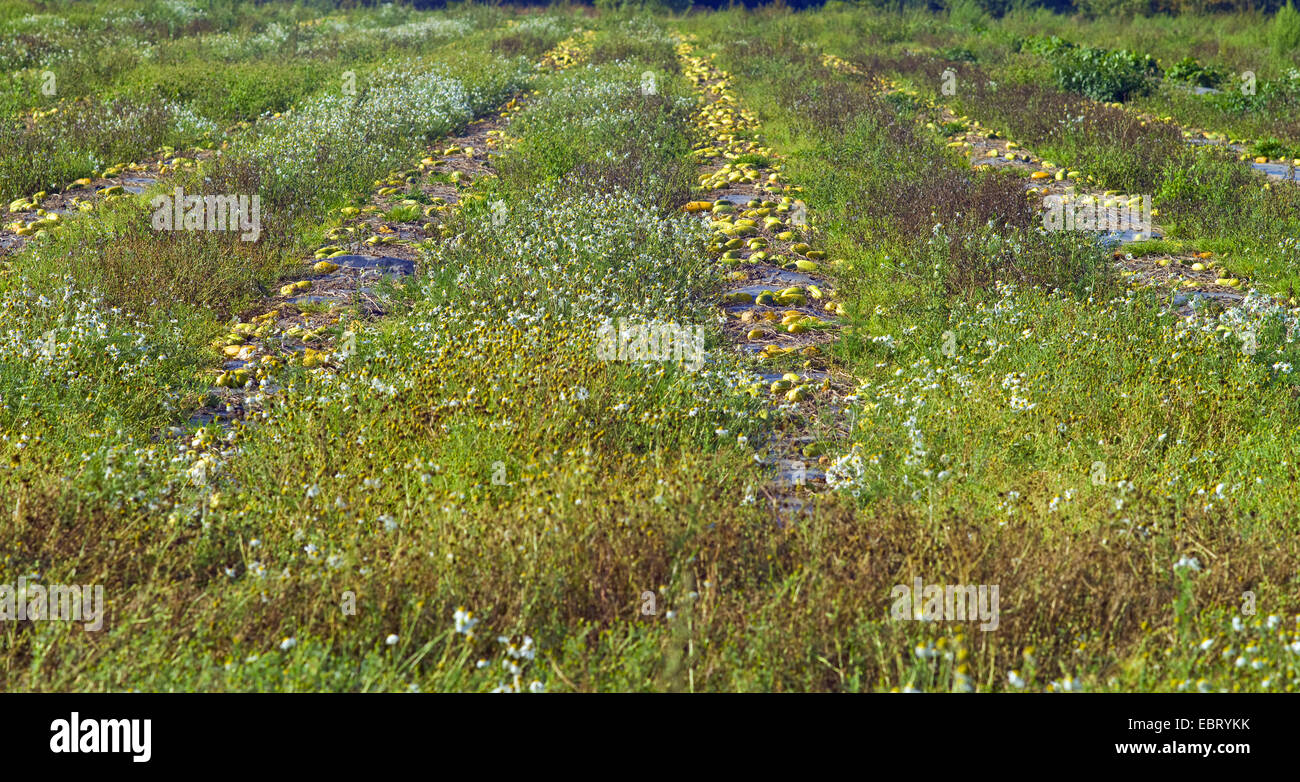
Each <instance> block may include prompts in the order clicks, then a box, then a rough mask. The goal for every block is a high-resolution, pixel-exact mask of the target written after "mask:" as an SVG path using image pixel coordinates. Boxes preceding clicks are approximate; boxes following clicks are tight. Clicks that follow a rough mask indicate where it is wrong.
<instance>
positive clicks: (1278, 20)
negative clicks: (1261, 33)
mask: <svg viewBox="0 0 1300 782" xmlns="http://www.w3.org/2000/svg"><path fill="white" fill-rule="evenodd" d="M1269 43H1270V44H1271V45H1272V47H1273V51H1274V52H1275V53H1277V54H1279V55H1282V56H1287V57H1291V58H1295V56H1296V55H1297V54H1300V10H1296V7H1295V4H1294V3H1293V2H1291V0H1287V4H1286V5H1285V6H1283V7H1282V8H1281V9H1279V10H1278V12H1277V15H1276V16H1274V17H1273V25H1272V27H1271V29H1270V30H1269Z"/></svg>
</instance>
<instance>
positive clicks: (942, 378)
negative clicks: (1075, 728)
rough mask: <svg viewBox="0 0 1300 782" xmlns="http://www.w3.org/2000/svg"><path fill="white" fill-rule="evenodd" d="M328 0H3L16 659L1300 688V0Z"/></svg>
mask: <svg viewBox="0 0 1300 782" xmlns="http://www.w3.org/2000/svg"><path fill="white" fill-rule="evenodd" d="M332 5H333V4H330V3H313V4H292V3H285V2H271V3H262V4H248V3H236V2H214V3H208V4H204V3H194V2H185V0H94V2H90V3H56V2H51V3H40V4H36V3H29V2H23V1H22V0H0V64H2V65H3V70H5V71H6V72H9V73H11V74H13V78H12V79H10V80H8V81H2V82H0V690H3V691H122V690H139V691H267V690H274V691H412V692H435V691H482V692H488V691H507V692H529V691H532V692H538V691H548V692H561V691H679V692H685V691H690V692H705V691H916V690H921V691H957V692H974V691H978V692H989V691H1038V692H1042V691H1053V692H1060V691H1071V692H1072V691H1202V692H1209V691H1231V692H1237V691H1261V690H1262V691H1294V690H1297V689H1300V534H1298V533H1300V526H1298V522H1297V519H1300V500H1298V499H1297V494H1296V491H1295V487H1296V486H1297V478H1296V473H1297V470H1298V469H1300V427H1298V426H1297V424H1298V423H1300V382H1297V380H1296V376H1297V375H1298V374H1300V372H1298V371H1297V370H1296V369H1293V366H1297V365H1300V342H1297V334H1296V328H1297V326H1300V303H1298V302H1297V300H1296V294H1295V287H1296V285H1297V283H1300V238H1297V237H1300V182H1298V181H1296V179H1295V166H1296V165H1300V160H1296V159H1300V48H1297V46H1300V22H1297V21H1296V19H1293V18H1292V16H1291V15H1290V14H1292V13H1293V12H1289V11H1284V12H1282V13H1279V14H1277V15H1276V16H1267V15H1260V14H1250V15H1246V14H1239V15H1219V16H1216V17H1214V18H1213V19H1207V18H1206V17H1198V16H1192V15H1185V16H1165V17H1152V18H1146V17H1137V18H1135V19H1133V18H1130V19H1123V20H1121V19H1116V18H1110V17H1105V16H1101V17H1096V18H1091V19H1089V18H1086V17H1083V16H1063V15H1053V14H1051V13H1048V12H1045V11H1016V12H1011V13H1008V14H1006V15H1005V16H1003V17H1001V18H993V17H991V16H989V15H988V14H986V13H983V12H979V11H978V9H977V8H976V7H975V6H973V5H970V4H966V5H961V6H960V7H957V8H954V9H953V10H952V11H951V12H947V11H945V12H939V13H931V12H923V11H907V12H905V13H902V14H900V13H897V12H886V11H878V10H872V9H871V8H868V7H865V6H859V5H849V4H843V3H831V4H828V5H827V6H826V7H824V8H819V9H814V10H807V11H800V12H793V11H789V10H786V9H784V8H780V9H775V8H769V9H759V10H748V11H747V10H744V9H740V8H736V9H731V10H721V11H705V10H698V11H693V12H690V13H676V14H674V13H668V12H665V11H661V12H650V11H644V10H643V11H640V12H633V11H631V10H627V9H623V10H619V11H613V10H608V9H607V8H606V9H605V10H600V11H597V10H594V9H592V8H584V7H581V6H572V7H570V6H554V7H550V8H547V7H530V8H510V7H499V6H485V5H471V4H466V5H453V6H450V7H448V8H446V9H443V10H435V11H420V10H414V9H411V8H408V7H404V6H401V5H397V6H394V5H388V4H385V5H380V6H376V7H365V8H355V9H349V10H336V9H334V8H332V7H331V6H332ZM1297 18H1300V17H1297ZM1211 22H1212V23H1211ZM1293 27H1294V28H1295V29H1294V31H1293V30H1292V28H1293ZM1293 39H1294V40H1293ZM1189 53H1190V56H1191V57H1193V58H1194V61H1192V60H1185V59H1184V58H1185V57H1187V56H1189ZM1245 72H1249V73H1250V75H1251V76H1250V78H1253V80H1254V81H1253V89H1252V90H1248V91H1243V90H1242V89H1241V88H1240V85H1243V84H1245V83H1246V81H1245V80H1243V76H1242V74H1244V73H1245ZM1196 86H1199V87H1209V88H1214V89H1217V90H1218V92H1207V91H1202V92H1204V94H1199V93H1198V92H1197V91H1196V90H1193V89H1192V87H1196ZM1293 160H1295V161H1296V162H1294V163H1293ZM177 193H183V194H188V195H190V196H199V197H200V198H199V200H198V203H197V204H193V202H181V203H180V204H178V205H176V207H175V209H173V200H174V199H175V196H176V194H177ZM203 197H206V199H207V200H204V199H203ZM227 197H229V198H232V199H234V198H245V199H247V203H248V204H251V205H252V206H251V207H244V208H243V211H242V212H232V213H231V221H232V222H231V223H230V224H229V225H220V224H219V225H215V226H214V225H213V223H212V222H211V216H212V215H211V212H212V211H213V210H217V209H219V207H217V206H214V203H220V202H219V201H218V200H217V199H224V198H227ZM1048 197H1051V198H1057V199H1062V200H1063V201H1064V202H1065V203H1066V204H1073V205H1089V204H1095V205H1096V206H1097V207H1098V208H1104V209H1107V210H1121V209H1130V210H1131V209H1133V208H1134V205H1135V204H1139V203H1141V202H1142V199H1143V198H1144V197H1145V198H1146V199H1147V200H1148V201H1149V203H1150V205H1151V207H1152V208H1151V215H1152V218H1151V219H1152V221H1153V225H1148V226H1145V227H1143V228H1142V229H1141V230H1140V231H1138V232H1137V233H1132V232H1130V233H1128V234H1124V235H1119V236H1111V235H1109V234H1105V233H1104V232H1101V231H1099V230H1097V229H1096V227H1095V226H1092V227H1090V226H1083V227H1080V228H1076V229H1074V230H1069V229H1065V230H1056V229H1054V228H1052V227H1051V226H1050V225H1049V223H1048V221H1047V218H1046V217H1045V214H1044V207H1045V204H1047V203H1048V201H1047V199H1048ZM252 199H255V200H252ZM241 203H243V202H241ZM160 204H161V206H159V205H160ZM190 206H195V208H196V210H198V211H199V212H200V217H199V219H198V222H191V221H190V219H189V218H190V215H191V213H190V211H189V209H190ZM204 208H206V209H208V210H209V213H208V221H207V222H205V221H204V219H203V217H202V214H201V211H202V209H204ZM250 210H251V211H250ZM241 217H242V218H243V219H244V220H245V222H243V223H241V222H240V220H239V218H241ZM250 217H251V218H252V219H251V221H250V220H249V218H250ZM1297 369H1300V367H1297ZM918 583H920V584H923V585H926V586H929V587H933V585H938V586H939V587H940V590H939V594H940V596H939V597H934V596H933V593H932V591H931V590H930V589H924V590H923V591H922V592H921V593H919V594H917V595H916V600H915V601H914V602H906V601H900V594H902V593H903V592H908V593H909V594H910V590H911V589H913V588H914V587H915V585H916V584H918ZM36 584H40V585H95V586H98V587H102V594H103V615H102V622H100V623H99V624H100V625H101V626H99V627H97V628H95V629H93V630H87V628H86V627H85V626H84V625H85V624H87V623H86V622H83V621H50V617H49V614H50V613H51V612H55V613H57V612H56V611H55V609H56V606H54V605H49V604H48V601H45V600H44V598H40V597H39V595H40V593H39V591H38V590H36V589H34V587H33V585H36ZM943 586H952V587H956V588H957V589H956V592H955V594H956V604H955V605H954V598H953V590H949V594H948V596H947V605H946V606H945V605H944V601H943V599H942V597H943V590H942V587H943ZM977 594H978V595H979V597H978V598H977V597H975V596H976V595H977ZM963 596H969V597H970V598H971V602H970V603H969V608H970V614H969V615H967V614H966V613H964V612H963V613H962V615H961V616H960V617H955V616H954V615H953V610H954V607H955V608H957V609H964V608H966V607H967V604H966V603H963V602H962V597H963ZM922 597H924V599H922ZM43 602H44V603H46V604H45V605H43V606H42V605H41V603H43ZM17 606H22V607H23V611H24V618H19V616H18V615H17V614H15V613H13V612H14V610H16V607H17ZM33 606H35V608H33ZM900 606H901V607H900ZM33 614H36V616H33ZM976 614H978V615H976ZM55 618H57V617H55Z"/></svg>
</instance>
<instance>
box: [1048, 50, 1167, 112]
mask: <svg viewBox="0 0 1300 782" xmlns="http://www.w3.org/2000/svg"><path fill="white" fill-rule="evenodd" d="M1155 73H1156V63H1155V59H1154V58H1152V57H1151V56H1149V55H1144V54H1138V53H1136V52H1130V51H1125V50H1121V51H1111V50H1108V49H1098V48H1093V47H1091V46H1071V47H1065V48H1061V49H1058V50H1057V51H1056V52H1055V54H1054V55H1053V63H1052V75H1053V77H1054V78H1055V79H1056V83H1057V84H1058V85H1060V87H1061V89H1063V90H1069V91H1071V92H1078V93H1081V94H1083V95H1086V96H1087V97H1089V98H1092V99H1093V100H1100V101H1121V102H1122V101H1125V100H1127V99H1128V98H1129V97H1130V96H1133V95H1141V94H1144V93H1146V92H1148V91H1149V90H1150V89H1151V85H1150V81H1149V80H1150V78H1151V77H1152V76H1153V75H1154V74H1155Z"/></svg>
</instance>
